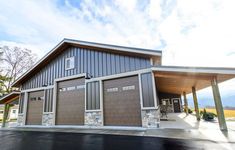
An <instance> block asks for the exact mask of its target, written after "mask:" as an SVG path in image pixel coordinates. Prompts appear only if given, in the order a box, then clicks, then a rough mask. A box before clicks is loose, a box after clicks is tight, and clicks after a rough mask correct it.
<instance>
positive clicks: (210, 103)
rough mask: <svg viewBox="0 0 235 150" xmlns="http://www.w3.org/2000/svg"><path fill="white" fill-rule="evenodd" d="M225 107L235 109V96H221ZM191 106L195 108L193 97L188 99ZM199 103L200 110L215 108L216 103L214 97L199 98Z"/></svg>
mask: <svg viewBox="0 0 235 150" xmlns="http://www.w3.org/2000/svg"><path fill="white" fill-rule="evenodd" d="M221 99H222V103H223V106H224V107H226V108H230V109H235V94H233V95H227V96H225V95H222V96H221ZM188 102H189V106H191V107H194V104H193V99H192V97H191V96H189V97H188ZM198 103H199V107H200V108H205V107H214V106H215V103H214V100H213V97H210V96H205V95H204V96H198Z"/></svg>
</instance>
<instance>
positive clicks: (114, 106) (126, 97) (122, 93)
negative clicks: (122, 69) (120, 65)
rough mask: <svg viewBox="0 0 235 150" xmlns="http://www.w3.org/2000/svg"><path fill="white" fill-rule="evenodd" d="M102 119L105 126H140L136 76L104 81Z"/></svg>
mask: <svg viewBox="0 0 235 150" xmlns="http://www.w3.org/2000/svg"><path fill="white" fill-rule="evenodd" d="M117 89H118V90H117ZM104 117H105V118H104V124H105V125H117V126H141V107H140V96H139V83H138V76H132V77H127V78H121V79H115V80H107V81H104Z"/></svg>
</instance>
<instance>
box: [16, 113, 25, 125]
mask: <svg viewBox="0 0 235 150" xmlns="http://www.w3.org/2000/svg"><path fill="white" fill-rule="evenodd" d="M23 125H24V115H23V114H19V115H18V118H17V126H23Z"/></svg>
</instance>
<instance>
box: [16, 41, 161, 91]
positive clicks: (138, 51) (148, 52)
mask: <svg viewBox="0 0 235 150" xmlns="http://www.w3.org/2000/svg"><path fill="white" fill-rule="evenodd" d="M71 46H74V47H80V48H88V49H93V50H97V51H108V52H111V53H118V54H124V55H131V56H140V57H147V58H159V57H161V56H162V51H159V50H152V49H142V48H133V47H125V46H117V45H110V44H101V43H94V42H87V41H79V40H72V39H63V40H62V41H61V42H60V43H59V44H58V45H56V46H55V47H54V48H53V49H52V50H51V51H50V52H48V53H47V54H46V55H45V56H44V57H43V58H42V59H40V60H39V61H38V62H37V63H36V64H35V65H34V66H33V67H32V68H31V69H29V70H28V71H26V72H25V73H24V74H23V75H22V76H20V77H19V78H18V79H17V80H16V81H15V82H14V83H13V84H12V87H18V86H19V85H20V83H22V82H24V81H25V80H27V77H29V76H31V75H32V74H33V73H34V71H35V70H37V69H40V68H42V67H43V66H45V65H46V64H47V63H48V62H49V61H50V60H51V59H53V58H54V57H56V56H57V55H59V54H60V53H61V52H62V51H63V50H65V49H66V48H68V47H71Z"/></svg>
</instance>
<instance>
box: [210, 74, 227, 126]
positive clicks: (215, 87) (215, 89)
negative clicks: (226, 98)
mask: <svg viewBox="0 0 235 150" xmlns="http://www.w3.org/2000/svg"><path fill="white" fill-rule="evenodd" d="M211 86H212V92H213V96H214V101H215V107H216V112H217V116H218V120H219V126H220V130H227V125H226V121H225V117H224V109H223V106H222V102H221V96H220V92H219V87H218V82H217V79H216V78H214V79H213V80H211Z"/></svg>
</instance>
